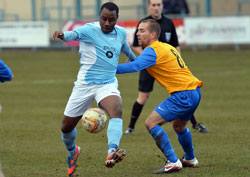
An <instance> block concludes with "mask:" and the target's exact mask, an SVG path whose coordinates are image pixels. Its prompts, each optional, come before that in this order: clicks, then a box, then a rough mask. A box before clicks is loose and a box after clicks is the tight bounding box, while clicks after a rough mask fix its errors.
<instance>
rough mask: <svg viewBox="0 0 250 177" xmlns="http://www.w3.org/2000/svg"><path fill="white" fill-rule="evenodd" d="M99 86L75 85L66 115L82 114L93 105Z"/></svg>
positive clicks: (65, 111) (76, 115)
mask: <svg viewBox="0 0 250 177" xmlns="http://www.w3.org/2000/svg"><path fill="white" fill-rule="evenodd" d="M96 90H97V88H96V87H95V86H94V85H83V86H75V87H74V88H73V90H72V93H71V95H70V97H69V100H68V102H67V105H66V108H65V110H64V115H65V116H67V117H78V116H82V115H83V113H84V112H85V111H86V110H87V109H89V108H91V107H92V103H93V100H94V96H95V93H96Z"/></svg>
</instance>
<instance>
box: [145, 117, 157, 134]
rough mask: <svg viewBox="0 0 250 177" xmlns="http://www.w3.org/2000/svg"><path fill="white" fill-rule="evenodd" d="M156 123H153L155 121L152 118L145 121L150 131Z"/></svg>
mask: <svg viewBox="0 0 250 177" xmlns="http://www.w3.org/2000/svg"><path fill="white" fill-rule="evenodd" d="M154 126H155V125H153V122H152V121H151V120H150V119H146V121H145V127H146V128H147V130H148V131H150V130H151V129H152V128H153V127H154Z"/></svg>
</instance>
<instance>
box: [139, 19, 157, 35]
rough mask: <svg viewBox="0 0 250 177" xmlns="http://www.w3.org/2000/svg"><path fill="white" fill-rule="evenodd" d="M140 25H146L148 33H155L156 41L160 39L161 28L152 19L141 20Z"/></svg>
mask: <svg viewBox="0 0 250 177" xmlns="http://www.w3.org/2000/svg"><path fill="white" fill-rule="evenodd" d="M141 23H148V30H149V32H150V33H152V32H155V33H156V37H157V39H158V38H159V37H160V34H161V27H160V24H159V23H158V22H157V21H156V20H154V19H146V20H143V21H142V22H141Z"/></svg>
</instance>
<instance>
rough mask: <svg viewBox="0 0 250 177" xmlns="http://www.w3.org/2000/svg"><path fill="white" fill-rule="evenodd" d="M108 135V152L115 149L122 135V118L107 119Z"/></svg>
mask: <svg viewBox="0 0 250 177" xmlns="http://www.w3.org/2000/svg"><path fill="white" fill-rule="evenodd" d="M107 136H108V154H109V153H111V152H113V151H115V150H116V149H117V148H118V146H119V144H120V139H121V137H122V119H121V118H112V119H110V120H109V125H108V129H107Z"/></svg>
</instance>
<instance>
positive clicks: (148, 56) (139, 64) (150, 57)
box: [116, 47, 157, 74]
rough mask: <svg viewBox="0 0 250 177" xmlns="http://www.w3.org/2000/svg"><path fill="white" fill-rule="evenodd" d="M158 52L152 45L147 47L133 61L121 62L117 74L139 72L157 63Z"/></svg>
mask: <svg viewBox="0 0 250 177" xmlns="http://www.w3.org/2000/svg"><path fill="white" fill-rule="evenodd" d="M156 57H157V56H156V53H155V51H154V49H153V48H152V47H147V48H146V49H144V50H143V52H142V54H141V55H140V56H139V57H137V58H136V59H135V61H133V62H129V63H123V64H119V65H118V66H117V71H116V73H117V74H123V73H132V72H138V71H141V70H143V69H145V68H148V67H150V66H153V65H154V64H155V63H156Z"/></svg>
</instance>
